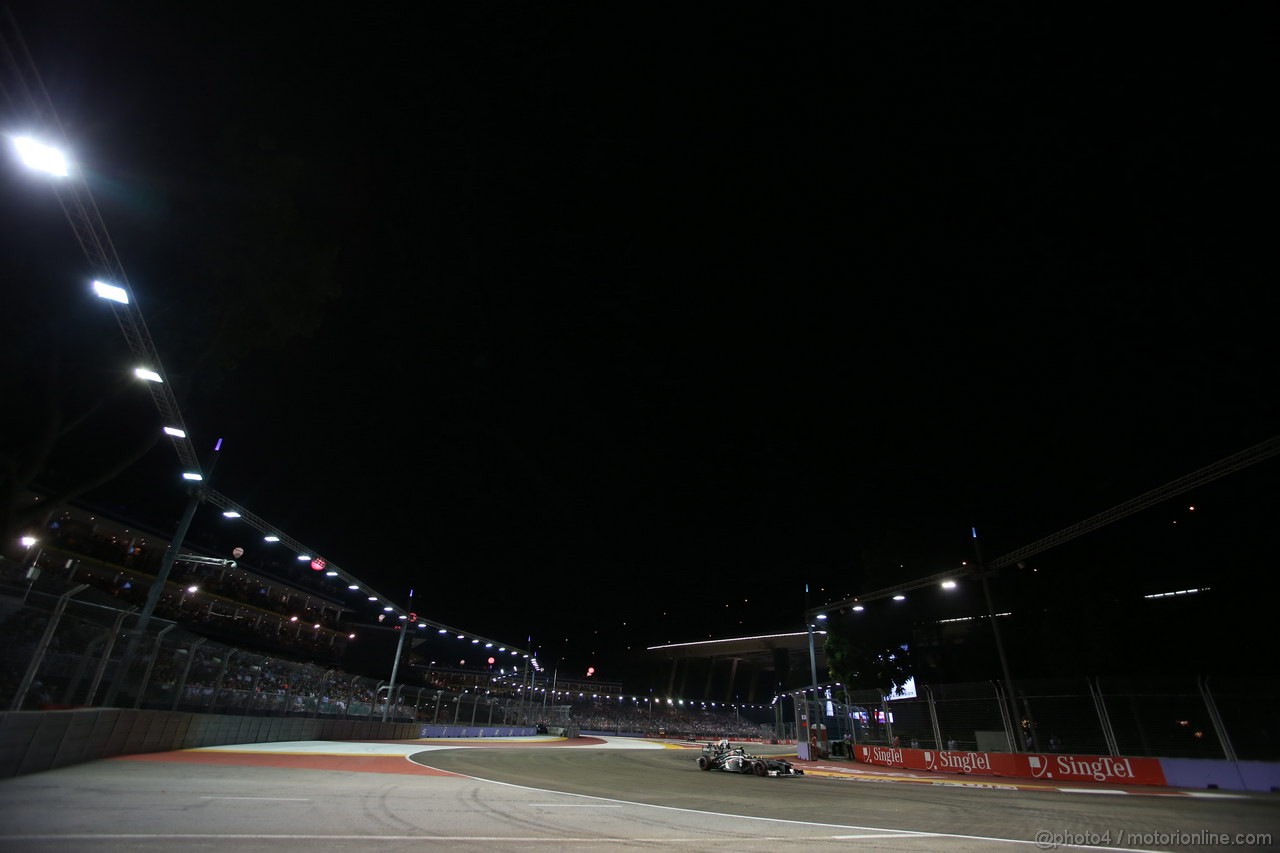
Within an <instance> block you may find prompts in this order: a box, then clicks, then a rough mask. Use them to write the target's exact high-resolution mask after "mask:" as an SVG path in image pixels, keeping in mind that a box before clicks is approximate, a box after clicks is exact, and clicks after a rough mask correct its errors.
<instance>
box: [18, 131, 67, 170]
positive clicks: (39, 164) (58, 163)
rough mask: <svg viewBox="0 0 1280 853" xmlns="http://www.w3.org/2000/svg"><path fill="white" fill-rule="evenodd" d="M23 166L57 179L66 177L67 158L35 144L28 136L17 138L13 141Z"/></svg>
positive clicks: (59, 152)
mask: <svg viewBox="0 0 1280 853" xmlns="http://www.w3.org/2000/svg"><path fill="white" fill-rule="evenodd" d="M13 147H14V148H16V149H18V156H19V157H21V158H22V162H23V164H24V165H25V166H26V167H27V168H29V169H35V170H36V171H37V172H45V173H46V174H49V175H54V176H56V177H59V178H65V177H66V176H67V158H66V155H64V154H63V153H62V152H61V151H59V150H58V149H56V148H51V147H49V146H48V145H43V144H41V143H39V142H36V141H35V140H34V139H32V138H31V137H30V136H18V137H15V138H14V140H13Z"/></svg>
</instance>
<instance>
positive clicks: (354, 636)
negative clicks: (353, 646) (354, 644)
mask: <svg viewBox="0 0 1280 853" xmlns="http://www.w3.org/2000/svg"><path fill="white" fill-rule="evenodd" d="M355 638H356V635H355V634H347V639H348V640H354V639H355Z"/></svg>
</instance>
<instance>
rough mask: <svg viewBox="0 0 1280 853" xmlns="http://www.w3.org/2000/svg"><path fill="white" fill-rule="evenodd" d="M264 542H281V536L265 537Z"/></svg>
mask: <svg viewBox="0 0 1280 853" xmlns="http://www.w3.org/2000/svg"><path fill="white" fill-rule="evenodd" d="M262 541H263V542H279V541H280V537H279V536H263V537H262Z"/></svg>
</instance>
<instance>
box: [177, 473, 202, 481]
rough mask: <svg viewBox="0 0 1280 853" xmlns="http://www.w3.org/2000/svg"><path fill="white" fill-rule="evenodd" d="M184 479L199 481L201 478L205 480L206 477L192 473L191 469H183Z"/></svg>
mask: <svg viewBox="0 0 1280 853" xmlns="http://www.w3.org/2000/svg"><path fill="white" fill-rule="evenodd" d="M182 479H184V480H194V481H197V482H198V481H200V480H203V479H204V477H202V476H200V475H199V474H195V473H192V472H191V471H183V472H182Z"/></svg>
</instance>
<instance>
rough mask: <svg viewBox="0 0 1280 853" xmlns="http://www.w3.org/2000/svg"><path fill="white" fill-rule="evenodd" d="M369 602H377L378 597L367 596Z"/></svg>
mask: <svg viewBox="0 0 1280 853" xmlns="http://www.w3.org/2000/svg"><path fill="white" fill-rule="evenodd" d="M369 600H370V601H377V600H378V596H376V595H371V596H369Z"/></svg>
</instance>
